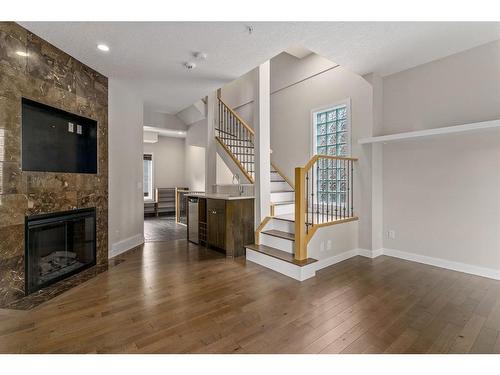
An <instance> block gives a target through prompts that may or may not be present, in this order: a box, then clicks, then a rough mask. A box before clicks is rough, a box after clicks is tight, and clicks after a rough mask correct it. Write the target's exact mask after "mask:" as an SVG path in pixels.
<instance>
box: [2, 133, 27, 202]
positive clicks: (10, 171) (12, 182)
mask: <svg viewBox="0 0 500 375" xmlns="http://www.w3.org/2000/svg"><path fill="white" fill-rule="evenodd" d="M0 142H1V140H0ZM0 149H1V147H0ZM25 190H26V184H25V179H24V177H23V175H22V173H21V166H20V165H19V164H18V163H12V162H2V161H0V194H22V193H23V192H24V191H25Z"/></svg>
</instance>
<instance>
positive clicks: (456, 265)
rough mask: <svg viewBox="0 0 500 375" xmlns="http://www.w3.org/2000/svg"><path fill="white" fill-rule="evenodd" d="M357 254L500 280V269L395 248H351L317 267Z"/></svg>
mask: <svg viewBox="0 0 500 375" xmlns="http://www.w3.org/2000/svg"><path fill="white" fill-rule="evenodd" d="M356 255H360V256H363V257H366V258H371V259H373V258H376V257H378V256H381V255H387V256H390V257H393V258H399V259H404V260H409V261H412V262H417V263H422V264H427V265H429V266H435V267H440V268H445V269H449V270H453V271H458V272H463V273H468V274H471V275H476V276H482V277H487V278H489V279H495V280H500V271H499V270H495V269H492V268H485V267H479V266H474V265H471V264H466V263H460V262H453V261H450V260H446V259H440V258H434V257H429V256H425V255H420V254H415V253H408V252H406V251H400V250H394V249H377V250H368V249H354V250H349V251H346V252H344V253H341V254H339V255H336V256H333V257H330V258H326V259H322V260H320V261H318V263H320V266H319V267H317V268H316V269H317V270H319V269H321V268H325V267H328V266H331V265H333V264H335V263H339V262H342V261H344V260H346V259H349V258H352V257H354V256H356Z"/></svg>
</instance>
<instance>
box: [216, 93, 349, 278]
mask: <svg viewBox="0 0 500 375" xmlns="http://www.w3.org/2000/svg"><path fill="white" fill-rule="evenodd" d="M215 131H216V136H215V138H216V140H217V142H218V144H219V145H220V147H221V148H222V149H224V150H225V153H226V154H227V156H229V157H230V159H232V161H233V162H234V164H235V165H236V166H237V168H238V172H239V173H240V175H242V176H244V177H245V178H246V179H247V180H248V181H249V182H250V183H254V182H255V147H254V131H253V129H252V128H250V127H249V126H248V125H247V124H246V123H245V121H243V120H242V119H241V117H240V116H238V114H237V113H236V112H234V111H233V110H232V109H231V108H229V107H228V106H227V105H226V103H224V101H222V99H220V98H219V100H218V122H217V126H216V129H215ZM356 161H357V159H355V158H345V157H337V156H329V155H315V156H314V157H313V158H311V160H309V162H308V163H307V164H306V165H305V166H304V167H297V168H296V170H295V181H296V186H295V187H294V185H293V183H292V182H291V181H290V180H288V179H287V178H286V176H285V174H283V173H282V172H281V171H280V170H279V169H278V168H277V167H276V165H274V164H273V163H272V162H271V176H270V181H271V193H270V194H271V197H270V198H271V199H270V201H271V207H270V216H268V217H266V218H264V220H262V222H261V223H260V225H259V227H258V228H257V230H256V232H255V243H254V244H249V245H247V246H246V258H247V260H249V261H251V262H254V263H258V264H260V265H262V266H264V267H267V268H271V269H273V270H275V271H277V272H280V273H282V274H285V275H287V276H289V277H292V278H294V279H296V280H300V281H302V280H306V279H308V278H310V277H313V276H314V275H315V272H316V270H317V269H318V267H319V265H318V262H317V260H316V259H312V258H308V257H307V243H308V242H309V240H310V239H311V238H312V236H313V235H314V233H315V232H316V231H317V230H318V229H319V228H321V227H325V226H329V225H335V224H341V223H346V222H350V221H355V220H358V218H357V217H356V216H355V215H354V209H353V197H354V194H353V180H354V179H353V171H354V168H353V166H354V162H356ZM325 176H327V177H325Z"/></svg>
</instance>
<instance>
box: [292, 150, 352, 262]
mask: <svg viewBox="0 0 500 375" xmlns="http://www.w3.org/2000/svg"><path fill="white" fill-rule="evenodd" d="M319 159H330V160H343V161H350V162H351V163H354V162H356V161H358V158H353V157H343V156H332V155H314V156H313V157H312V158H311V159H310V160H309V161H308V162H307V163H306V164H305V165H304V167H296V168H295V259H296V260H304V259H307V244H308V243H309V241H310V240H311V238H312V236H313V235H314V233H315V232H316V230H317V229H319V228H321V227H325V226H329V225H335V224H341V223H347V222H351V221H356V220H358V217H357V216H348V217H343V218H340V219H336V220H335V221H327V222H323V223H319V224H318V223H315V224H309V223H307V222H306V221H307V219H308V216H309V214H308V213H307V212H306V211H307V199H308V197H307V196H306V174H307V172H308V171H309V170H310V169H311V168H312V167H313V165H314V163H316V162H317V161H318V160H319ZM350 178H354V177H353V176H352V175H351V177H350ZM351 194H352V192H351ZM313 209H314V206H313ZM344 210H345V209H344ZM344 212H345V211H344ZM313 215H314V212H313ZM306 225H307V226H308V230H307V229H306Z"/></svg>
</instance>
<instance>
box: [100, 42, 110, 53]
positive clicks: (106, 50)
mask: <svg viewBox="0 0 500 375" xmlns="http://www.w3.org/2000/svg"><path fill="white" fill-rule="evenodd" d="M97 49H98V50H100V51H103V52H108V51H109V47H108V46H107V45H105V44H98V45H97Z"/></svg>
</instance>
